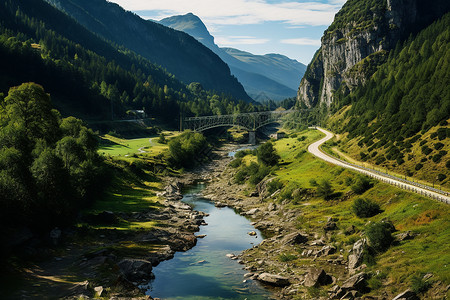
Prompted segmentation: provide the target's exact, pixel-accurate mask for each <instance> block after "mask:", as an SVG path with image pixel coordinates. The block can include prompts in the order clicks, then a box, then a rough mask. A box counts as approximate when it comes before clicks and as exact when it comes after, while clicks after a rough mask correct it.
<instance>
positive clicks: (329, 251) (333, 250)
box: [317, 245, 337, 256]
mask: <svg viewBox="0 0 450 300" xmlns="http://www.w3.org/2000/svg"><path fill="white" fill-rule="evenodd" d="M336 251H337V249H336V247H334V246H331V245H326V246H323V247H322V249H320V250H319V251H318V252H317V256H324V255H331V254H334V253H336Z"/></svg>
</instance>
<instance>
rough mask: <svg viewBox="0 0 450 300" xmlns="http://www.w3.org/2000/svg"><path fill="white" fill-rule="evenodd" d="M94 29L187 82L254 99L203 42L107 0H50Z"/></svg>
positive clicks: (246, 98) (88, 27)
mask: <svg viewBox="0 0 450 300" xmlns="http://www.w3.org/2000/svg"><path fill="white" fill-rule="evenodd" d="M46 1H47V2H49V3H51V4H52V5H54V6H55V7H57V8H58V9H60V10H62V11H64V12H66V13H67V14H68V15H70V16H72V17H73V18H74V19H76V20H77V21H78V22H79V23H80V24H82V25H83V26H85V27H86V28H87V29H89V30H90V31H92V32H94V33H96V34H98V35H99V36H101V37H103V38H104V39H106V40H109V41H112V42H113V43H115V44H117V45H121V46H124V47H126V48H128V49H130V50H132V51H134V52H136V53H137V54H139V55H142V56H143V57H145V58H147V59H149V60H150V61H151V62H153V63H155V64H157V65H160V66H162V67H163V68H166V69H167V71H169V72H170V73H172V74H174V75H175V76H176V77H177V78H179V79H180V80H182V81H183V82H184V83H186V84H189V83H191V82H199V83H201V84H202V86H203V87H204V88H205V89H207V90H215V91H217V92H221V93H225V94H230V95H232V96H234V97H235V98H236V99H241V100H244V101H251V100H252V99H251V98H250V97H249V96H248V95H247V93H246V92H245V90H244V88H243V87H242V85H241V84H240V83H239V82H238V80H237V79H236V78H235V77H234V76H232V75H231V73H230V69H229V67H228V66H227V65H226V64H225V63H224V62H223V61H222V60H221V59H220V58H219V57H218V56H217V55H215V54H214V53H213V52H211V51H210V50H209V49H207V48H206V47H205V46H204V45H203V44H201V43H199V42H198V41H197V40H195V39H194V38H192V37H191V36H189V35H188V34H185V33H184V32H180V31H176V30H173V29H170V28H167V27H165V26H162V25H160V24H158V23H155V22H152V21H147V20H144V19H142V18H140V17H139V16H137V15H136V14H134V13H132V12H129V11H125V10H124V9H123V8H122V7H120V6H119V5H117V4H114V3H111V2H108V1H106V0H64V1H62V0H46Z"/></svg>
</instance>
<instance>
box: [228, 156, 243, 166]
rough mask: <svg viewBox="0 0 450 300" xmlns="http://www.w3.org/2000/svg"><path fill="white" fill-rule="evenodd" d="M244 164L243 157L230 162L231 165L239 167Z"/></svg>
mask: <svg viewBox="0 0 450 300" xmlns="http://www.w3.org/2000/svg"><path fill="white" fill-rule="evenodd" d="M241 164H242V158H235V159H233V160H232V161H231V162H230V167H232V168H237V167H239V166H240V165H241Z"/></svg>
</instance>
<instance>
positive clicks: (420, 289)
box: [411, 274, 431, 293]
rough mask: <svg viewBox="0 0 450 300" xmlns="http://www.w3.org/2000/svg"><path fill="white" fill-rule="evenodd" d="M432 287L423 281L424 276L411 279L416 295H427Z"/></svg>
mask: <svg viewBox="0 0 450 300" xmlns="http://www.w3.org/2000/svg"><path fill="white" fill-rule="evenodd" d="M430 287H431V282H429V281H426V280H423V275H422V274H420V275H414V276H413V277H412V278H411V290H413V291H414V292H415V293H425V292H426V291H428V289H429V288H430Z"/></svg>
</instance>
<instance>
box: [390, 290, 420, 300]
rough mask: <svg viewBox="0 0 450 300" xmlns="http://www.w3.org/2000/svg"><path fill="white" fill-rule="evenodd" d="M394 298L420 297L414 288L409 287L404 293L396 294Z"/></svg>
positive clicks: (417, 298)
mask: <svg viewBox="0 0 450 300" xmlns="http://www.w3.org/2000/svg"><path fill="white" fill-rule="evenodd" d="M392 300H419V297H417V295H416V293H414V292H413V291H412V290H410V289H407V290H406V291H404V292H403V293H400V294H398V295H397V296H395V297H394V299H392Z"/></svg>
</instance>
